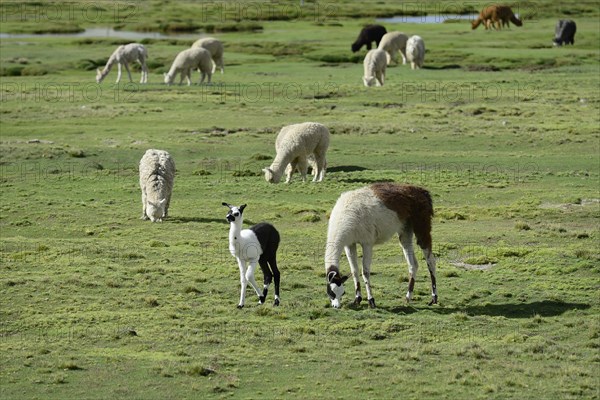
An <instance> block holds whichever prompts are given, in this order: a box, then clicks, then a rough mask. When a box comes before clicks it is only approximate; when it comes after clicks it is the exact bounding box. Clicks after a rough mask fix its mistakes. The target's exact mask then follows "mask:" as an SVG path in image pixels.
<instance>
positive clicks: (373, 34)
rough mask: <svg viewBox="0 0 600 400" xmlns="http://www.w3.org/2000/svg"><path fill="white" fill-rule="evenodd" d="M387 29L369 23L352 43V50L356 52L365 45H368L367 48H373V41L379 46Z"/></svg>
mask: <svg viewBox="0 0 600 400" xmlns="http://www.w3.org/2000/svg"><path fill="white" fill-rule="evenodd" d="M386 33H387V31H386V30H385V28H384V27H383V26H381V25H367V26H365V27H364V28H362V30H361V31H360V33H359V34H358V38H357V39H356V41H355V42H354V43H352V51H353V52H354V53H356V52H357V51H359V50H360V48H361V47H363V45H366V46H367V50H371V43H372V42H375V46H379V42H380V41H381V38H382V37H383V35H385V34H386Z"/></svg>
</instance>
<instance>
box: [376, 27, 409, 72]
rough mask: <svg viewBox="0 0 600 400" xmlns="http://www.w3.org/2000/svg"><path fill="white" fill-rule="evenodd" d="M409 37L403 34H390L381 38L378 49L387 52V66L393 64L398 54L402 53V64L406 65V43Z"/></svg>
mask: <svg viewBox="0 0 600 400" xmlns="http://www.w3.org/2000/svg"><path fill="white" fill-rule="evenodd" d="M407 40H408V36H406V35H405V34H404V33H402V32H397V31H395V32H388V33H386V34H385V35H383V37H382V38H381V41H380V42H379V46H378V47H377V48H378V49H381V50H385V51H386V53H387V55H386V57H387V65H390V64H391V63H392V60H394V59H395V58H396V54H397V53H398V52H400V54H401V55H402V64H406V41H407Z"/></svg>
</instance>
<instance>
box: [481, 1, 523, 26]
mask: <svg viewBox="0 0 600 400" xmlns="http://www.w3.org/2000/svg"><path fill="white" fill-rule="evenodd" d="M509 21H510V22H512V23H513V24H515V25H516V26H523V22H522V21H521V20H520V19H518V18H517V17H516V16H515V14H514V13H513V11H512V10H511V8H510V7H509V6H499V5H492V6H488V7H485V8H484V9H483V10H481V12H480V13H479V17H478V18H477V19H476V20H474V21H473V22H472V23H471V28H472V29H476V28H477V27H478V26H479V25H480V24H481V23H483V24H484V26H485V29H489V28H490V27H495V28H496V29H501V28H502V26H504V25H506V26H509Z"/></svg>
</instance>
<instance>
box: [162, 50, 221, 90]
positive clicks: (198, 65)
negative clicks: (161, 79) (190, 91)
mask: <svg viewBox="0 0 600 400" xmlns="http://www.w3.org/2000/svg"><path fill="white" fill-rule="evenodd" d="M195 69H198V70H199V71H200V78H201V79H200V84H202V83H203V82H204V79H205V78H206V77H207V76H208V81H207V83H210V78H211V76H212V60H211V58H210V52H209V51H208V50H206V49H203V48H200V47H194V48H191V49H187V50H184V51H182V52H180V53H179V54H177V57H175V60H174V61H173V64H172V65H171V69H169V72H167V73H165V74H164V76H165V83H166V84H167V85H170V84H172V83H173V80H174V79H175V77H176V76H177V74H181V79H180V80H179V84H180V85H181V83H182V82H183V78H186V79H187V84H188V86H190V85H191V84H192V80H191V77H192V70H195Z"/></svg>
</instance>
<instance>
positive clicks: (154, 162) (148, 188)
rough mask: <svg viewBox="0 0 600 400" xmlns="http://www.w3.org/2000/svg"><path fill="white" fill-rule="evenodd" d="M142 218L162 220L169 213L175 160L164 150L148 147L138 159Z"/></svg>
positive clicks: (155, 220) (154, 220) (153, 220)
mask: <svg viewBox="0 0 600 400" xmlns="http://www.w3.org/2000/svg"><path fill="white" fill-rule="evenodd" d="M139 170H140V188H141V189H142V219H144V220H147V219H150V221H152V222H162V220H163V218H166V217H167V215H168V213H169V205H170V204H171V194H172V192H173V183H174V181H175V162H174V161H173V158H171V155H170V154H169V153H168V152H166V151H164V150H155V149H148V150H146V152H145V153H144V156H143V157H142V159H141V160H140V167H139Z"/></svg>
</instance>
